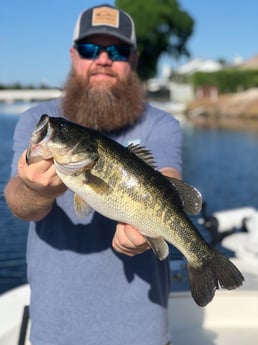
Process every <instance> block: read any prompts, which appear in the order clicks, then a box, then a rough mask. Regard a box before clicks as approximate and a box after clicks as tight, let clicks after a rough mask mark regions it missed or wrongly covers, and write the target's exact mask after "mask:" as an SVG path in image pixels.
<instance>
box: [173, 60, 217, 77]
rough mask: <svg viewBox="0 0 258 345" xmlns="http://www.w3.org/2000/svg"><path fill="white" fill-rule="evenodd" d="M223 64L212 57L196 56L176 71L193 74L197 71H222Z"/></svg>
mask: <svg viewBox="0 0 258 345" xmlns="http://www.w3.org/2000/svg"><path fill="white" fill-rule="evenodd" d="M222 68H223V65H222V64H221V63H219V62H218V61H214V60H210V59H202V58H195V59H192V60H191V61H189V62H187V63H185V64H184V65H182V66H180V67H178V68H177V70H176V73H178V74H188V75H191V74H193V73H196V72H216V71H220V70H221V69H222Z"/></svg>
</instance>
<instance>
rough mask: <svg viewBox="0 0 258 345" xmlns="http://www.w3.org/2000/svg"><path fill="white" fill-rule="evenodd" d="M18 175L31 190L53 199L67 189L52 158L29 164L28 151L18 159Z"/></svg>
mask: <svg viewBox="0 0 258 345" xmlns="http://www.w3.org/2000/svg"><path fill="white" fill-rule="evenodd" d="M18 176H19V178H20V179H21V181H22V182H23V183H24V184H25V185H26V186H27V187H28V188H30V189H31V190H33V191H35V192H36V193H38V194H39V195H42V196H46V197H48V196H49V197H52V198H53V199H55V197H56V196H58V195H60V194H62V193H63V192H65V190H66V189H67V188H66V187H65V185H64V184H63V182H62V181H61V179H60V178H59V176H58V175H57V174H56V170H55V167H54V164H53V160H52V159H48V160H41V161H39V162H37V163H33V164H30V165H28V164H27V162H26V151H24V152H23V154H22V155H21V157H20V159H19V161H18Z"/></svg>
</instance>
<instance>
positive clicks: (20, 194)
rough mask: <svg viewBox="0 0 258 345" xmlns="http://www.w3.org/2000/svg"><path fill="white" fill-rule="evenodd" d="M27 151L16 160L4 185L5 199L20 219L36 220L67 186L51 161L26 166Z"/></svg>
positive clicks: (47, 209)
mask: <svg viewBox="0 0 258 345" xmlns="http://www.w3.org/2000/svg"><path fill="white" fill-rule="evenodd" d="M25 157H26V152H23V154H22V155H21V157H20V159H19V161H18V173H17V176H14V177H12V178H11V179H10V181H9V182H8V183H7V185H6V187H5V191H4V194H5V199H6V202H7V204H8V207H9V208H10V210H11V211H12V213H13V214H14V215H15V216H17V217H19V218H21V219H23V220H32V221H38V220H40V219H42V218H44V217H45V216H46V215H47V214H48V213H49V212H50V210H51V208H52V205H53V202H54V200H55V199H56V197H57V196H59V195H60V194H62V193H64V192H65V190H66V189H67V188H66V187H65V185H64V184H63V183H62V181H61V180H60V178H59V177H58V176H57V174H56V172H55V168H54V165H53V162H52V161H51V160H42V161H40V162H37V163H33V164H31V165H28V164H27V163H26V158H25Z"/></svg>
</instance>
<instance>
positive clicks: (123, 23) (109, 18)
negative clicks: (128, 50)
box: [73, 4, 136, 48]
mask: <svg viewBox="0 0 258 345" xmlns="http://www.w3.org/2000/svg"><path fill="white" fill-rule="evenodd" d="M95 34H105V35H110V36H114V37H117V38H119V39H120V40H121V41H123V42H126V43H128V44H130V45H132V46H133V47H135V48H136V36H135V27H134V22H133V19H132V18H131V17H130V16H129V14H127V13H126V12H124V11H122V10H120V9H118V8H115V7H113V6H111V5H106V4H103V5H99V6H94V7H92V8H89V9H87V10H85V11H84V12H82V13H81V14H80V15H79V18H78V20H77V23H76V26H75V30H74V35H73V41H74V42H75V43H78V42H79V41H81V40H83V39H84V38H86V37H88V36H91V35H95Z"/></svg>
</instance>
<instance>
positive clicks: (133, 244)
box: [112, 223, 149, 256]
mask: <svg viewBox="0 0 258 345" xmlns="http://www.w3.org/2000/svg"><path fill="white" fill-rule="evenodd" d="M112 245H113V248H114V249H115V250H116V251H117V252H118V253H122V254H126V255H129V256H133V255H136V254H141V253H143V252H144V251H145V250H147V249H149V246H148V243H147V241H146V239H145V237H144V236H143V235H141V234H140V232H139V231H138V230H136V229H135V228H133V227H132V226H131V225H128V224H123V223H118V224H117V226H116V232H115V235H114V237H113V242H112Z"/></svg>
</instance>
